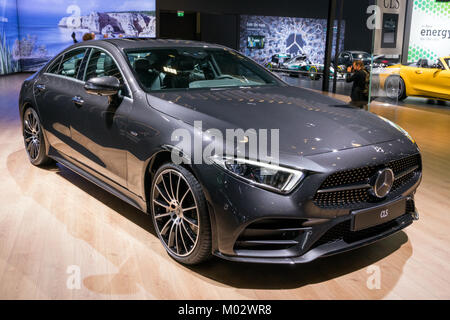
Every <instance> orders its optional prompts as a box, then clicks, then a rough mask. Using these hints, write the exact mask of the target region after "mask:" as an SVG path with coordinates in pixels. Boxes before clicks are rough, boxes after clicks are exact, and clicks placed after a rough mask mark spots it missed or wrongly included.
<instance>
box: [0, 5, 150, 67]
mask: <svg viewBox="0 0 450 320" xmlns="http://www.w3.org/2000/svg"><path fill="white" fill-rule="evenodd" d="M0 9H2V10H3V11H2V12H3V13H2V16H4V15H7V17H6V18H7V22H6V24H7V26H6V27H5V22H4V21H6V20H5V19H2V21H3V22H1V23H2V30H1V31H3V30H6V31H4V32H3V33H2V34H0V37H1V40H2V42H1V43H2V44H1V45H2V47H1V49H2V52H3V53H4V54H5V55H7V56H9V57H10V58H11V59H12V61H14V62H13V63H16V64H18V68H19V69H20V71H36V70H38V69H39V68H40V67H41V66H42V65H44V64H45V63H46V62H47V61H48V60H49V59H51V58H52V57H54V56H55V55H56V54H58V53H59V52H60V51H61V50H63V49H65V48H66V47H68V46H69V45H71V44H73V43H74V40H73V38H75V39H76V40H77V41H82V38H83V35H84V34H85V33H93V34H94V36H95V39H102V38H105V37H106V38H118V37H155V26H156V23H155V0H149V1H122V0H58V1H56V0H55V1H49V0H32V1H31V0H0ZM3 18H4V17H3ZM4 43H6V45H5V44H4ZM6 52H8V53H6ZM2 59H3V58H2ZM0 71H1V70H0ZM9 72H15V71H14V68H10V70H9V71H7V72H5V71H3V72H1V73H2V74H5V73H9Z"/></svg>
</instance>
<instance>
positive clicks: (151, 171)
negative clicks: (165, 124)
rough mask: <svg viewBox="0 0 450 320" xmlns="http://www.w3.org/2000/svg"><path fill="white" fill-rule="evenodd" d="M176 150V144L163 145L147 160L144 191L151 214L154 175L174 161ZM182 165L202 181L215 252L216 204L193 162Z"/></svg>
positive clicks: (148, 210) (216, 246)
mask: <svg viewBox="0 0 450 320" xmlns="http://www.w3.org/2000/svg"><path fill="white" fill-rule="evenodd" d="M174 150H176V151H178V152H180V151H179V149H177V148H176V147H174V146H171V145H164V146H162V147H161V149H160V150H159V151H157V152H155V153H154V154H153V155H152V157H150V158H149V159H148V160H147V161H146V164H145V171H144V176H143V187H144V190H143V193H144V200H145V202H146V203H147V213H148V214H151V204H150V199H149V195H150V189H151V185H152V181H153V177H154V175H155V173H156V171H157V170H158V169H159V168H160V167H161V166H162V165H163V164H164V163H167V162H172V163H173V161H172V152H173V151H174ZM183 157H185V158H187V156H186V155H183ZM187 159H188V158H187ZM180 165H181V166H182V167H183V168H185V169H186V170H188V171H189V172H190V173H191V174H192V175H193V176H194V177H195V178H196V179H197V181H198V182H199V183H200V185H201V187H202V191H203V194H204V195H205V199H206V205H207V210H208V214H209V218H210V222H211V240H212V250H213V252H214V251H215V250H217V248H218V245H217V225H216V218H215V214H214V206H213V205H212V203H211V196H210V195H209V192H208V190H206V188H205V187H204V185H203V183H202V181H201V179H199V177H198V174H197V173H196V170H194V168H193V166H192V165H191V164H187V163H181V164H180Z"/></svg>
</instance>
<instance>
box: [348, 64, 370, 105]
mask: <svg viewBox="0 0 450 320" xmlns="http://www.w3.org/2000/svg"><path fill="white" fill-rule="evenodd" d="M347 72H349V73H351V72H354V73H353V75H352V76H350V75H349V74H348V75H347V78H346V81H347V82H353V86H352V93H351V95H350V97H351V99H352V102H351V104H352V105H354V106H356V107H359V108H364V109H366V110H367V102H368V100H369V80H370V74H369V72H368V71H367V70H366V69H365V68H364V63H363V62H362V60H355V61H354V62H353V66H351V67H348V68H347Z"/></svg>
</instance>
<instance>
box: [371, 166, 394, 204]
mask: <svg viewBox="0 0 450 320" xmlns="http://www.w3.org/2000/svg"><path fill="white" fill-rule="evenodd" d="M375 177H376V178H375V182H374V183H373V185H372V193H373V195H374V196H376V197H378V198H383V197H385V196H386V195H387V194H388V193H389V191H391V188H392V185H393V183H394V172H393V171H392V170H391V169H389V168H385V169H382V170H379V171H378V172H377V174H376V175H375Z"/></svg>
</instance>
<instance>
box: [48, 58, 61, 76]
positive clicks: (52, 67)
mask: <svg viewBox="0 0 450 320" xmlns="http://www.w3.org/2000/svg"><path fill="white" fill-rule="evenodd" d="M61 60H62V56H60V57H58V58H57V59H55V61H53V63H52V64H51V65H50V67H49V68H48V69H47V72H48V73H58V71H59V66H60V64H61Z"/></svg>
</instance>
